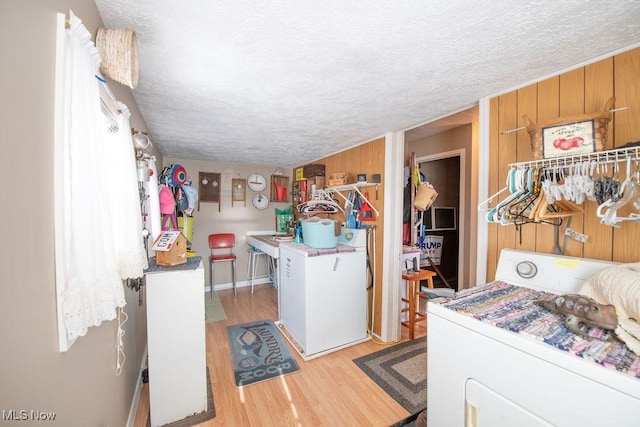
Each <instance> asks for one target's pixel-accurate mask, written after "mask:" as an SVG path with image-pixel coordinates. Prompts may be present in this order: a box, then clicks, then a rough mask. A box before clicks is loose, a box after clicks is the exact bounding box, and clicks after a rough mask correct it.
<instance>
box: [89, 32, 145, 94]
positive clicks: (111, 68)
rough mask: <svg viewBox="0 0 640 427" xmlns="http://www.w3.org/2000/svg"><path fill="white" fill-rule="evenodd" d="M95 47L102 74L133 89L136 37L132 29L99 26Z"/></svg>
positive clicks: (136, 78) (135, 65)
mask: <svg viewBox="0 0 640 427" xmlns="http://www.w3.org/2000/svg"><path fill="white" fill-rule="evenodd" d="M96 48H97V49H98V52H99V53H100V58H102V63H101V64H100V72H101V73H102V75H103V76H105V77H108V78H110V79H112V80H115V81H117V82H119V83H122V84H123V85H127V86H129V87H130V88H131V89H135V88H136V86H138V39H137V37H136V33H135V31H133V30H121V29H117V28H99V29H98V34H97V35H96Z"/></svg>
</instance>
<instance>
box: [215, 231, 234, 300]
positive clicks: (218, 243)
mask: <svg viewBox="0 0 640 427" xmlns="http://www.w3.org/2000/svg"><path fill="white" fill-rule="evenodd" d="M235 244H236V235H235V234H233V233H219V234H210V235H209V248H210V249H211V256H209V284H210V285H211V298H213V269H214V267H215V264H216V263H219V262H227V261H231V280H232V281H233V295H234V296H235V295H237V290H236V256H235V255H234V254H233V247H234V246H235ZM219 250H223V251H225V253H219V252H216V251H219Z"/></svg>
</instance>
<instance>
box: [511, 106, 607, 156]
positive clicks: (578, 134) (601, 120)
mask: <svg viewBox="0 0 640 427" xmlns="http://www.w3.org/2000/svg"><path fill="white" fill-rule="evenodd" d="M615 101H616V98H615V97H611V98H609V100H608V101H607V102H606V104H605V106H604V110H603V111H601V112H598V113H591V114H578V115H575V116H568V117H560V118H557V119H553V120H549V121H546V122H543V123H533V122H532V121H531V119H529V117H528V116H527V115H526V114H525V115H524V116H522V118H523V119H524V121H525V123H526V125H527V132H528V133H529V137H530V138H531V151H532V154H533V158H534V159H535V160H539V159H549V158H554V157H561V156H569V155H580V154H588V153H592V152H594V151H602V150H604V149H605V148H606V146H607V128H608V125H609V122H610V121H611V117H612V113H611V109H612V108H613V106H614V104H615Z"/></svg>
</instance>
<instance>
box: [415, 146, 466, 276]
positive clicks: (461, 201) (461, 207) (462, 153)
mask: <svg viewBox="0 0 640 427" xmlns="http://www.w3.org/2000/svg"><path fill="white" fill-rule="evenodd" d="M451 157H459V159H460V183H459V184H460V189H459V191H460V193H459V195H458V289H460V286H461V284H464V283H465V282H464V280H465V276H464V261H465V260H464V259H463V258H464V236H465V233H466V226H465V222H466V219H467V214H466V206H465V189H466V186H465V181H466V176H467V171H466V158H465V157H466V150H465V149H464V148H460V149H457V150H451V151H443V152H442V153H436V154H430V155H428V156H422V157H416V164H418V165H419V164H420V163H424V162H431V161H434V160H442V159H448V158H451Z"/></svg>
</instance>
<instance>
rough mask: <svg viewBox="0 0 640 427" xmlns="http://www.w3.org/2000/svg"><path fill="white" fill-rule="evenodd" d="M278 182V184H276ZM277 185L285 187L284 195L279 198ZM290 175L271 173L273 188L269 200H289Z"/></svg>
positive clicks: (281, 201)
mask: <svg viewBox="0 0 640 427" xmlns="http://www.w3.org/2000/svg"><path fill="white" fill-rule="evenodd" d="M276 184H277V185H276ZM277 187H280V188H284V190H281V191H284V197H282V196H281V198H278V190H277ZM289 190H290V189H289V177H288V176H284V175H271V190H270V192H269V195H270V196H269V200H270V201H272V202H278V203H288V202H289Z"/></svg>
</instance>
